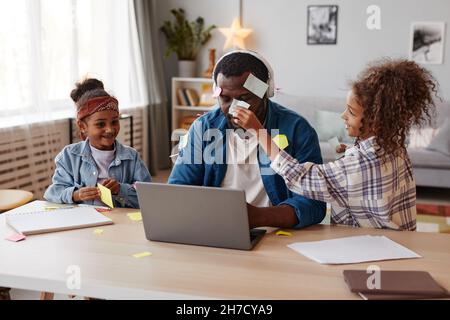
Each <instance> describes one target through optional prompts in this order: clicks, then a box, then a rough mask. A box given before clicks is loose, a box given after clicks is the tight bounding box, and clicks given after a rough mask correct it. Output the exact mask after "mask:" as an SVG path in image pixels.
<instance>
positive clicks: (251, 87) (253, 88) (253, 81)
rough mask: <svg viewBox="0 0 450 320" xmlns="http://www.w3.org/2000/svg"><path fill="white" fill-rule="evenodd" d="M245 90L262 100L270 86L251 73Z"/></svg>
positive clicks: (246, 81)
mask: <svg viewBox="0 0 450 320" xmlns="http://www.w3.org/2000/svg"><path fill="white" fill-rule="evenodd" d="M244 88H245V89H247V90H248V91H250V92H252V93H253V94H254V95H256V96H258V97H260V98H261V99H262V98H263V97H264V94H265V93H266V91H267V88H269V85H268V84H267V83H265V82H264V81H262V80H260V79H258V78H257V77H255V76H254V75H253V74H251V73H250V74H249V75H248V77H247V80H245V83H244Z"/></svg>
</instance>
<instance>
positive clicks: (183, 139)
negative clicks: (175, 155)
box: [178, 133, 188, 150]
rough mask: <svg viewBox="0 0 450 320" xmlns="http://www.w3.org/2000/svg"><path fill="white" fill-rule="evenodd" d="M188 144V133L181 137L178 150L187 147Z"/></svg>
mask: <svg viewBox="0 0 450 320" xmlns="http://www.w3.org/2000/svg"><path fill="white" fill-rule="evenodd" d="M187 144H188V134H187V133H186V134H185V135H184V136H181V137H180V144H179V145H178V150H181V149H183V148H185V147H186V146H187Z"/></svg>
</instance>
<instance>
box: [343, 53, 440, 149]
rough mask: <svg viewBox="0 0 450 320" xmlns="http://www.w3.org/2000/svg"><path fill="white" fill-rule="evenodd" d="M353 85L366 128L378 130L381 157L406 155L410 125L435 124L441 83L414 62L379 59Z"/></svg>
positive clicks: (375, 131)
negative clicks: (436, 102) (438, 88)
mask: <svg viewBox="0 0 450 320" xmlns="http://www.w3.org/2000/svg"><path fill="white" fill-rule="evenodd" d="M351 86H352V90H353V94H354V95H355V97H356V100H357V101H358V103H359V104H360V105H361V106H362V108H363V117H362V128H370V130H371V131H372V132H373V133H374V135H375V137H376V142H377V144H378V150H377V151H380V155H381V156H385V155H388V154H394V155H400V156H403V155H404V154H405V153H406V146H405V140H406V137H407V136H408V135H409V131H410V128H411V127H412V126H413V125H414V126H417V127H421V126H423V125H424V124H426V123H431V119H432V116H434V113H435V102H434V99H433V96H434V95H436V96H437V86H438V84H437V82H436V80H435V79H434V77H433V76H432V75H431V73H430V72H429V71H428V70H426V69H424V68H422V67H420V66H419V65H418V64H417V63H415V62H413V61H408V60H404V59H399V60H392V59H382V60H380V61H376V62H374V63H372V64H370V65H369V66H368V67H367V69H365V70H364V71H363V72H362V73H361V74H360V75H359V77H358V78H357V80H356V81H354V82H352V83H351Z"/></svg>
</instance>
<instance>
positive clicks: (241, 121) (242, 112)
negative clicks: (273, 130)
mask: <svg viewBox="0 0 450 320" xmlns="http://www.w3.org/2000/svg"><path fill="white" fill-rule="evenodd" d="M233 113H234V114H233V122H234V123H235V124H236V125H238V126H239V127H241V128H244V129H245V130H250V129H253V130H255V131H256V132H258V131H259V130H261V129H264V127H263V125H262V124H261V122H260V121H259V120H258V117H257V116H256V115H255V114H254V113H253V112H252V111H250V110H248V109H245V108H241V107H237V108H236V109H235V110H234V112H233Z"/></svg>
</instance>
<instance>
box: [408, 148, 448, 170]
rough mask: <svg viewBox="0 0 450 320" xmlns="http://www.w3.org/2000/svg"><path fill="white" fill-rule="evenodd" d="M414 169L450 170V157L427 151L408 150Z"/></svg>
mask: <svg viewBox="0 0 450 320" xmlns="http://www.w3.org/2000/svg"><path fill="white" fill-rule="evenodd" d="M408 154H409V158H410V159H411V162H412V164H413V167H422V168H442V169H450V157H448V156H445V155H443V154H442V153H439V152H436V151H431V150H427V149H422V148H421V149H419V148H408Z"/></svg>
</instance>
